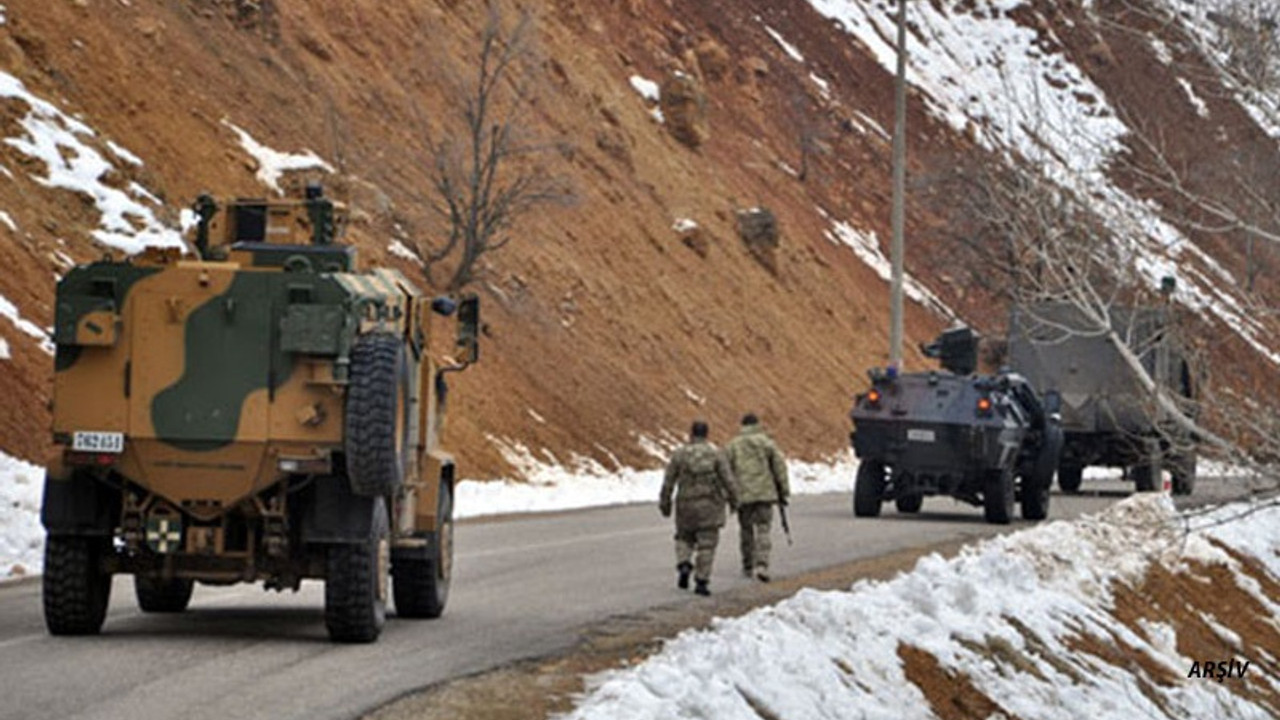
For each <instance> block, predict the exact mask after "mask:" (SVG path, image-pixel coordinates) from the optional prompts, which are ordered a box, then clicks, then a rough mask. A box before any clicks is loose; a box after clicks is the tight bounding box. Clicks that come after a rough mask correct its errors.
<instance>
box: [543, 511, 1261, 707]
mask: <svg viewBox="0 0 1280 720" xmlns="http://www.w3.org/2000/svg"><path fill="white" fill-rule="evenodd" d="M1242 509H1248V506H1241V505H1235V506H1229V507H1227V508H1224V509H1223V510H1221V511H1220V512H1219V513H1217V514H1215V515H1214V516H1210V517H1207V518H1197V519H1196V523H1197V529H1196V530H1195V531H1194V532H1192V533H1191V534H1190V535H1188V536H1186V537H1185V538H1183V537H1180V536H1179V535H1178V533H1177V529H1178V528H1179V527H1180V526H1181V518H1180V517H1179V516H1178V514H1177V512H1176V511H1175V510H1174V508H1173V505H1172V502H1171V501H1170V500H1169V499H1168V498H1167V497H1165V496H1158V495H1137V496H1134V497H1132V498H1130V499H1128V500H1125V501H1123V502H1121V503H1119V504H1117V505H1115V506H1113V507H1111V508H1109V509H1107V510H1106V511H1104V512H1102V513H1100V514H1098V515H1096V516H1090V517H1086V518H1082V519H1079V520H1076V521H1071V522H1053V523H1048V524H1043V525H1039V526H1037V527H1035V528H1033V529H1030V530H1025V531H1022V532H1019V533H1015V534H1013V535H1007V536H1002V537H998V538H995V539H992V540H988V541H984V542H982V543H980V544H978V545H976V546H971V547H969V548H966V549H965V550H963V551H962V552H961V553H960V554H959V555H958V556H957V557H955V558H952V559H950V560H947V559H943V558H942V557H940V556H938V555H932V556H929V557H926V558H924V559H922V560H921V561H920V562H919V563H918V564H917V565H916V567H915V569H914V570H912V571H911V572H909V573H906V574H903V575H900V576H898V577H897V578H895V579H893V580H891V581H888V582H866V581H862V582H859V583H857V584H856V585H854V586H853V588H852V589H851V590H849V591H846V592H819V591H813V590H802V591H801V592H799V593H798V594H797V595H795V596H794V597H792V598H791V599H789V600H786V601H784V602H782V603H779V604H778V605H775V606H772V607H767V608H762V609H759V610H756V611H754V612H752V613H750V614H748V615H745V616H743V617H740V618H736V619H730V620H723V619H720V620H716V621H714V622H713V623H712V626H711V628H710V629H708V630H698V631H686V632H683V633H681V634H680V635H679V636H678V637H676V638H675V639H673V640H670V641H668V642H667V643H666V646H665V647H664V648H663V649H662V651H661V652H659V653H658V654H656V655H654V656H653V657H651V658H649V659H648V660H646V661H644V662H643V663H642V664H640V665H638V666H636V667H634V668H631V669H627V670H620V671H611V672H607V673H604V674H601V675H599V676H596V677H595V678H591V679H589V681H588V687H589V692H588V693H587V694H586V695H585V697H583V698H582V699H581V700H580V701H579V704H578V707H577V709H576V710H574V711H573V712H572V713H570V714H569V715H568V716H567V717H568V718H570V719H571V720H593V719H595V718H622V717H625V718H636V719H644V718H654V719H656V718H694V717H714V718H717V719H720V720H758V719H759V718H761V717H787V718H832V719H834V718H847V717H852V716H854V715H856V716H857V717H863V718H877V719H880V718H883V719H885V720H888V719H890V718H893V719H895V720H897V719H917V718H918V719H919V720H932V718H934V717H935V716H934V714H933V713H932V712H931V711H930V709H929V703H928V702H927V701H926V698H925V697H924V695H923V694H922V692H921V690H920V689H919V688H918V687H917V686H916V685H915V684H913V683H912V682H911V681H909V680H908V678H907V675H906V672H905V663H904V661H903V659H902V657H901V656H900V655H899V651H900V648H901V647H902V646H910V647H912V648H915V649H917V650H921V651H924V652H926V653H928V654H929V655H931V656H932V657H933V658H935V659H936V661H937V662H938V664H939V665H940V666H941V668H942V669H943V671H944V672H946V673H948V674H949V675H952V676H957V675H960V676H964V677H966V678H968V680H969V681H970V682H971V683H972V684H973V686H974V687H975V688H976V689H977V690H978V691H979V692H981V693H982V694H984V695H986V696H987V697H989V698H990V699H991V700H992V701H994V702H995V703H997V704H999V705H1000V706H1001V707H1002V708H1003V709H1004V710H1005V711H1007V712H1008V713H1010V714H1011V715H1013V716H1014V717H1019V718H1028V719H1031V718H1045V719H1047V720H1057V719H1059V718H1061V719H1063V720H1067V719H1068V718H1133V717H1144V718H1187V717H1215V718H1258V719H1259V720H1261V719H1262V718H1269V717H1271V716H1270V714H1269V713H1268V712H1267V711H1266V709H1265V707H1263V706H1261V705H1255V704H1254V703H1252V702H1250V701H1249V700H1248V699H1245V698H1244V697H1242V696H1241V695H1239V694H1236V693H1233V692H1231V691H1230V690H1229V689H1227V688H1226V687H1224V686H1223V685H1222V684H1220V683H1218V682H1205V681H1203V680H1199V679H1197V680H1194V681H1193V680H1188V681H1186V682H1175V683H1172V684H1171V685H1164V684H1158V685H1153V684H1151V683H1141V684H1140V683H1139V679H1138V677H1137V676H1136V675H1135V668H1138V667H1139V665H1138V663H1136V662H1134V663H1130V664H1128V665H1126V666H1119V665H1112V664H1110V663H1108V662H1106V661H1105V660H1104V659H1103V658H1101V657H1097V656H1094V655H1091V654H1089V653H1084V652H1077V651H1074V650H1073V649H1072V646H1071V645H1070V640H1071V638H1075V637H1078V636H1080V635H1082V634H1088V635H1092V636H1094V637H1098V638H1113V639H1114V641H1115V642H1123V643H1125V644H1126V645H1127V646H1129V647H1130V648H1133V650H1132V651H1127V652H1125V653H1124V654H1125V655H1126V657H1128V656H1132V654H1133V653H1135V652H1136V653H1142V654H1143V655H1145V656H1146V657H1147V658H1148V659H1149V660H1150V661H1151V662H1152V663H1153V664H1154V665H1155V666H1157V667H1161V668H1164V669H1165V670H1167V672H1168V673H1170V674H1171V675H1173V676H1174V677H1179V678H1180V677H1186V676H1187V674H1188V672H1189V669H1190V668H1191V667H1192V663H1193V661H1199V660H1206V658H1188V657H1184V656H1182V655H1181V654H1180V653H1179V651H1178V645H1177V636H1176V630H1175V629H1174V628H1173V627H1171V626H1169V625H1167V624H1163V623H1158V622H1148V623H1146V624H1145V625H1141V624H1140V625H1139V628H1138V629H1137V630H1135V629H1134V628H1131V627H1129V626H1127V625H1125V624H1124V623H1122V622H1120V621H1119V620H1118V619H1117V618H1116V617H1115V615H1113V614H1112V613H1111V612H1110V611H1111V609H1112V608H1113V606H1114V604H1115V602H1116V600H1115V598H1114V597H1113V595H1112V587H1113V583H1115V582H1117V581H1122V582H1136V581H1138V580H1140V579H1141V578H1142V576H1143V574H1144V572H1145V571H1146V569H1147V568H1148V567H1150V566H1151V565H1152V564H1154V563H1160V564H1162V565H1164V566H1165V567H1171V568H1175V569H1176V568H1177V566H1178V565H1180V564H1181V563H1182V562H1184V561H1186V560H1192V559H1197V560H1202V561H1207V562H1210V563H1213V564H1214V565H1218V566H1225V567H1227V568H1229V569H1230V570H1231V571H1232V572H1233V573H1234V574H1235V579H1236V582H1237V583H1239V585H1240V587H1242V588H1245V587H1247V586H1249V585H1250V583H1252V584H1253V585H1256V581H1254V580H1253V579H1252V578H1250V577H1248V576H1247V575H1245V574H1244V573H1242V572H1241V571H1240V570H1241V568H1240V565H1239V563H1238V562H1236V561H1235V560H1234V559H1232V558H1230V557H1229V556H1227V555H1226V554H1225V553H1223V552H1222V551H1221V550H1220V549H1218V548H1217V547H1215V546H1214V545H1212V544H1211V543H1210V538H1216V539H1218V540H1221V541H1224V542H1226V543H1227V544H1228V545H1230V546H1231V547H1233V548H1234V549H1235V550H1236V551H1239V552H1243V553H1246V554H1248V555H1251V556H1253V557H1255V558H1257V559H1258V560H1259V561H1260V562H1263V563H1264V564H1266V565H1267V566H1268V567H1269V568H1270V570H1271V572H1272V573H1275V574H1276V575H1277V577H1280V559H1277V556H1276V551H1277V550H1278V549H1280V508H1276V507H1271V508H1269V509H1266V510H1261V511H1259V512H1256V513H1254V514H1252V515H1247V516H1243V517H1239V518H1238V519H1236V520H1235V522H1232V523H1231V524H1227V525H1220V526H1216V525H1212V524H1211V523H1212V522H1215V521H1217V520H1220V519H1222V517H1223V516H1226V515H1231V514H1233V513H1234V514H1239V513H1240V511H1241V510H1242ZM1224 630H1225V628H1224ZM1033 643H1035V646H1034V647H1033ZM997 644H999V645H1000V646H1001V647H1004V648H1007V649H1008V651H1009V653H1011V654H1013V655H1016V656H1017V661H999V662H993V658H992V656H991V653H990V652H988V651H987V649H988V648H990V647H993V646H995V645H997ZM1262 662H1265V659H1264V658H1255V659H1254V670H1253V671H1252V672H1253V673H1257V674H1258V675H1261V676H1263V682H1265V683H1269V684H1270V686H1271V687H1272V688H1273V689H1277V690H1280V680H1278V679H1277V678H1276V677H1274V675H1271V676H1269V677H1268V676H1267V671H1265V670H1263V669H1262V668H1259V667H1257V665H1258V664H1259V663H1262ZM1254 677H1257V675H1255V676H1254ZM1139 686H1141V687H1143V688H1144V690H1143V692H1135V690H1134V688H1136V687H1139ZM1148 691H1149V692H1148ZM993 717H995V716H993ZM1001 717H1002V716H1001Z"/></svg>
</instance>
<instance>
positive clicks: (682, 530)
mask: <svg viewBox="0 0 1280 720" xmlns="http://www.w3.org/2000/svg"><path fill="white" fill-rule="evenodd" d="M690 435H691V437H690V439H689V443H688V444H687V445H684V446H683V447H681V448H679V449H678V450H676V451H675V453H674V454H672V456H671V462H669V463H668V464H667V473H666V477H665V478H664V480H663V482H662V495H661V496H660V497H659V498H658V509H659V510H661V511H662V516H663V517H671V495H672V493H673V492H675V494H676V498H675V510H676V572H678V573H679V576H678V579H677V581H676V586H677V587H679V588H681V589H682V590H684V589H688V587H689V574H690V573H693V576H694V579H695V580H696V581H697V586H696V589H695V590H694V592H696V593H698V594H699V595H710V594H711V589H710V587H708V586H709V584H710V582H711V564H712V562H714V561H715V556H716V544H717V543H719V541H720V528H721V527H723V526H724V521H725V514H724V506H725V503H726V502H727V503H728V504H729V509H730V510H732V511H735V512H736V511H737V509H738V494H737V490H736V488H735V487H734V481H733V474H732V473H731V472H730V470H729V464H728V463H727V462H726V461H725V459H724V455H722V454H721V453H720V451H719V450H717V449H716V446H715V445H712V444H711V443H709V442H707V424H706V423H705V422H702V421H698V422H695V423H694V424H693V429H692V431H691V432H690Z"/></svg>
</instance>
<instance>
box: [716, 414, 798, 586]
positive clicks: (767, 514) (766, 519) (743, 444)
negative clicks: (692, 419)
mask: <svg viewBox="0 0 1280 720" xmlns="http://www.w3.org/2000/svg"><path fill="white" fill-rule="evenodd" d="M725 452H726V454H727V455H728V456H729V467H730V469H731V470H732V471H733V474H734V477H736V478H737V479H738V501H739V502H740V503H741V505H739V507H738V526H739V529H740V530H741V534H740V540H741V550H742V574H743V575H745V576H747V577H751V576H752V575H753V574H754V575H755V577H756V579H757V580H759V581H760V582H769V551H770V550H771V549H772V547H773V544H772V542H771V540H770V538H769V531H770V529H771V527H772V523H773V504H774V503H780V504H782V505H783V506H784V507H785V506H786V504H787V500H788V498H790V496H791V487H790V485H789V484H788V482H787V464H786V462H785V461H784V460H783V457H782V453H781V452H779V451H778V446H777V445H776V444H775V443H774V442H773V439H772V438H770V437H769V436H768V435H767V434H765V431H764V428H762V427H760V419H759V418H757V417H756V416H755V415H754V414H752V413H747V414H746V415H744V416H743V417H742V429H741V431H739V433H738V436H737V437H735V438H734V439H733V440H731V441H730V442H729V445H728V446H727V447H726V448H725Z"/></svg>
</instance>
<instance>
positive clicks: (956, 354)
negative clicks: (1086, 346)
mask: <svg viewBox="0 0 1280 720" xmlns="http://www.w3.org/2000/svg"><path fill="white" fill-rule="evenodd" d="M977 347H978V337H977V335H976V334H975V333H974V332H973V331H972V330H970V329H969V328H957V329H953V330H948V331H946V332H944V333H942V335H940V336H939V337H938V339H937V341H936V342H934V343H933V344H931V345H928V346H925V347H923V348H922V350H924V353H925V355H927V356H928V357H933V358H937V359H938V360H940V361H941V365H942V369H941V370H931V371H929V372H916V373H904V374H898V373H895V372H893V369H892V368H890V369H888V370H887V371H886V370H880V369H878V368H877V369H873V370H871V371H870V373H869V374H870V376H871V388H870V389H869V390H868V391H867V392H865V393H862V394H860V395H858V396H857V398H856V400H855V401H854V406H853V410H852V412H851V413H850V417H851V418H852V420H853V425H854V431H853V434H852V435H851V439H852V441H853V449H854V451H855V452H856V453H857V455H858V458H859V460H860V465H859V467H858V477H857V481H856V483H855V485H854V492H853V512H854V515H856V516H858V517H874V516H877V515H879V514H880V506H881V504H882V503H884V502H887V501H889V500H892V501H893V502H894V504H895V505H896V506H897V508H898V512H902V513H914V512H918V511H919V510H920V506H921V503H922V502H923V499H924V497H925V496H926V495H949V496H951V497H953V498H956V499H957V500H962V501H964V502H967V503H970V504H973V505H981V506H982V507H983V509H984V514H985V517H986V520H987V522H990V523H998V524H1005V523H1008V522H1010V521H1011V520H1012V519H1013V513H1014V505H1015V504H1017V503H1020V504H1021V508H1022V517H1024V518H1026V519H1028V520H1042V519H1044V518H1045V517H1046V516H1047V515H1048V514H1049V489H1050V486H1051V484H1052V482H1053V475H1054V471H1055V470H1056V468H1057V466H1058V455H1059V453H1060V452H1061V451H1062V442H1063V439H1062V430H1061V428H1060V427H1059V424H1058V422H1059V421H1058V414H1057V413H1058V408H1059V399H1058V396H1057V393H1055V392H1048V393H1046V394H1045V396H1044V397H1043V399H1042V398H1041V396H1039V395H1037V393H1036V392H1035V390H1034V389H1033V388H1032V386H1031V385H1030V384H1029V383H1028V382H1027V381H1026V380H1025V379H1024V378H1022V377H1021V376H1019V375H1016V374H1014V373H1009V372H1002V373H999V374H996V375H989V376H987V375H975V374H974V370H975V369H976V368H977Z"/></svg>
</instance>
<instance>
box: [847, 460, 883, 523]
mask: <svg viewBox="0 0 1280 720" xmlns="http://www.w3.org/2000/svg"><path fill="white" fill-rule="evenodd" d="M883 499H884V463H882V462H880V461H879V460H863V461H862V462H861V463H859V464H858V477H857V480H855V481H854V484H853V514H854V515H856V516H857V517H876V516H878V515H879V514H880V503H881V501H882V500H883Z"/></svg>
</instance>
